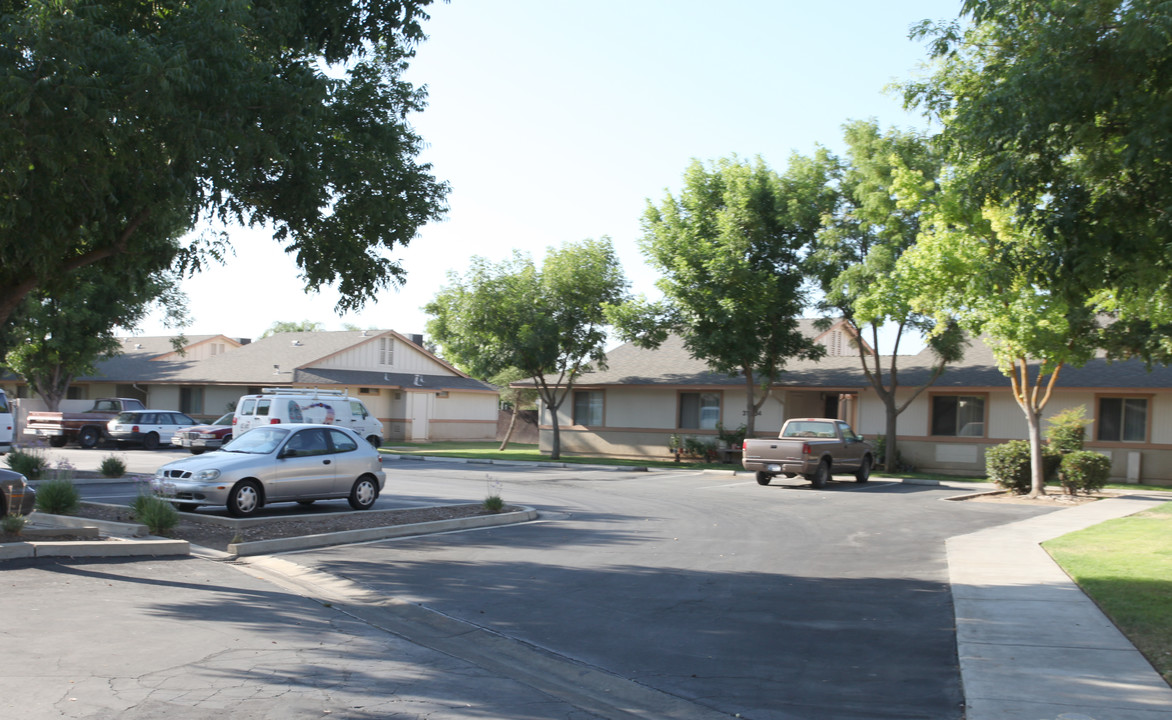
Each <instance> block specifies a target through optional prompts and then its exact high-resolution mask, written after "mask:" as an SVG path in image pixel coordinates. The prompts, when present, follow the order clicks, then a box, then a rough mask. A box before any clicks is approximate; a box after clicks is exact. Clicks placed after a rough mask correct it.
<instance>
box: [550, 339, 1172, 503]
mask: <svg viewBox="0 0 1172 720" xmlns="http://www.w3.org/2000/svg"><path fill="white" fill-rule="evenodd" d="M806 327H807V328H808V330H807V331H808V332H809V333H810V334H811V336H812V337H815V338H816V339H817V340H818V341H819V342H822V343H823V344H825V345H827V352H828V354H827V355H826V357H824V358H823V359H822V360H820V361H817V362H810V361H799V362H793V363H790V364H788V365H787V368H786V372H785V373H784V375H783V378H782V380H781V381H780V382H778V383H775V384H774V385H773V386H772V387H771V388H770V392H769V397H768V399H767V400H766V402H765V405H764V406H763V407H762V408H761V411H760V414H759V415H758V417H757V422H756V428H757V433H756V434H757V435H758V436H759V437H769V436H772V435H775V434H776V433H777V432H778V430H779V429H780V427H781V424H782V423H783V422H784V421H785V420H786V419H789V418H793V417H825V416H829V417H837V418H841V419H843V420H846V421H847V422H849V423H850V424H851V425H852V426H853V427H854V428H855V430H856V432H859V433H861V434H864V435H865V436H866V437H867V438H868V439H870V440H874V439H876V437H877V436H879V435H881V434H882V433H883V432H884V431H885V425H886V414H885V413H886V408H885V406H884V404H883V402H882V400H880V399H879V397H878V396H877V394H876V392H875V391H874V389H873V388H872V387H871V385H870V383H869V382H868V380H867V378H866V377H865V375H864V373H863V370H862V366H861V363H860V361H859V356H858V352H857V351H856V350H855V349H854V348H853V347H851V346H849V337H844V335H843V334H842V333H839V334H838V335H835V334H833V333H829V332H828V333H825V334H817V333H816V331H813V330H812V327H813V326H812V323H808V324H807V325H806ZM836 327H838V328H839V329H840V330H841V329H842V328H841V327H840V326H836ZM883 361H884V372H885V374H886V369H887V368H888V367H889V366H890V357H886V358H884V359H883ZM933 364H934V357H933V355H932V354H931V351H930V350H924V351H922V352H921V353H919V354H917V355H901V356H899V357H898V368H899V383H900V390H899V391H898V393H897V401H898V402H899V403H900V404H902V403H904V402H906V401H907V400H908V399H909V398H910V397H911V396H912V395H913V394H914V393H915V391H916V389H917V388H918V387H919V386H920V385H921V384H923V383H924V382H927V380H928V379H929V378H930V377H931V374H932V367H933ZM1035 371H1036V368H1035ZM1080 405H1081V406H1084V407H1085V408H1086V414H1087V417H1088V418H1089V419H1090V420H1091V421H1092V422H1091V424H1090V426H1089V428H1088V437H1087V442H1086V448H1087V449H1089V450H1095V451H1097V452H1101V453H1103V454H1105V455H1107V456H1108V457H1110V458H1111V466H1112V478H1113V479H1114V480H1116V481H1126V482H1146V483H1150V484H1162V485H1172V369H1168V368H1155V369H1153V370H1152V371H1150V372H1149V371H1148V370H1147V368H1146V367H1145V366H1144V364H1143V363H1142V362H1140V361H1126V362H1114V363H1108V362H1107V361H1106V360H1104V359H1102V358H1099V359H1095V360H1092V361H1091V362H1090V363H1088V364H1087V365H1086V366H1084V367H1082V368H1071V367H1067V368H1063V369H1062V371H1061V372H1060V373H1059V376H1058V383H1057V385H1056V388H1055V391H1054V394H1053V397H1052V398H1051V400H1050V403H1049V404H1048V405H1047V407H1046V409H1045V413H1044V416H1043V417H1044V418H1050V417H1053V416H1054V415H1055V414H1057V413H1059V412H1061V411H1063V410H1065V409H1068V408H1072V407H1078V406H1080ZM745 407H746V398H745V387H744V378H743V377H741V376H739V375H737V376H727V375H723V374H720V373H714V372H712V371H711V370H709V369H708V367H707V365H706V364H705V363H704V361H702V360H696V359H694V358H692V357H691V356H690V355H689V353H688V351H687V350H686V349H685V348H684V346H683V342H682V341H681V340H680V338H678V337H673V338H670V339H669V340H668V341H667V342H666V343H664V345H663V346H661V347H660V348H659V349H658V350H643V349H640V348H637V347H635V346H634V345H631V344H627V345H622V346H620V347H618V348H615V349H614V350H612V351H611V352H609V353H608V354H607V369H605V370H594V371H592V372H589V373H587V374H585V375H583V376H582V377H580V378H579V379H578V381H577V382H575V385H574V391H573V393H572V395H571V397H570V398H568V399H567V402H565V403H564V404H563V405H562V408H561V410H560V411H559V423H560V424H561V442H562V449H563V451H565V452H571V453H573V452H585V453H600V454H605V455H615V456H629V457H649V458H662V459H667V458H668V457H669V451H668V447H669V443H670V441H671V436H672V435H681V436H685V437H695V438H698V439H706V440H710V441H716V439H717V430H716V424H717V422H719V423H720V424H721V425H722V426H723V427H724V428H726V429H734V428H737V427H739V426H741V425H743V424H744V413H745ZM540 422H541V425H540V431H541V446H542V449H543V450H546V451H548V449H549V445H550V442H551V435H552V429H551V425H550V417H549V413H548V411H547V410H546V409H545V408H544V407H542V408H541V414H540ZM1045 426H1046V423H1045V421H1043V427H1045ZM1026 433H1027V429H1026V422H1025V416H1024V415H1023V413H1022V411H1021V409H1020V408H1019V407H1018V405H1017V402H1016V401H1015V400H1014V398H1013V394H1012V391H1011V389H1010V385H1009V380H1008V378H1006V376H1005V375H1003V374H1002V373H1001V372H1000V371H999V370H998V369H997V365H996V362H995V361H994V359H993V354H992V352H991V350H990V348H989V347H988V346H987V345H985V344H984V342H982V341H980V340H976V341H973V342H972V343H971V344H970V346H969V348H968V349H967V351H966V353H965V357H964V358H963V360H961V361H960V362H958V363H955V364H952V365H949V366H948V367H947V369H946V370H945V371H944V373H943V374H942V375H941V376H940V377H939V378H938V379H937V380H936V382H935V383H934V384H933V385H932V386H931V387H929V388H928V389H926V390H925V391H923V392H922V393H921V394H920V395H919V396H918V397H917V398H916V399H915V400H914V401H912V402H911V404H910V405H909V406H908V408H907V409H906V410H905V411H904V412H903V413H902V414H901V415H900V416H899V452H900V456H901V458H902V460H903V462H904V463H905V464H906V465H911V466H914V467H915V468H916V469H919V470H924V471H931V472H942V473H952V474H958V475H983V474H984V472H985V450H986V449H988V448H989V447H992V446H994V445H998V444H1000V443H1003V442H1006V441H1008V440H1018V439H1020V440H1024V439H1026V437H1027V434H1026Z"/></svg>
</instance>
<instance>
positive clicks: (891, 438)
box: [883, 402, 899, 472]
mask: <svg viewBox="0 0 1172 720" xmlns="http://www.w3.org/2000/svg"><path fill="white" fill-rule="evenodd" d="M885 406H886V409H887V413H886V414H887V426H886V428H885V429H884V433H886V434H885V435H884V436H883V469H884V470H886V471H887V472H898V471H899V442H898V440H897V439H896V432H897V428H898V427H899V409H898V408H896V407H895V403H894V402H889V403H885Z"/></svg>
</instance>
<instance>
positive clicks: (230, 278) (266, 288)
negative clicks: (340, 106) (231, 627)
mask: <svg viewBox="0 0 1172 720" xmlns="http://www.w3.org/2000/svg"><path fill="white" fill-rule="evenodd" d="M959 4H960V3H959V0H889V1H888V2H874V0H839V1H837V2H835V1H833V0H831V1H826V2H820V3H811V2H808V1H802V2H797V1H793V0H728V1H727V2H722V3H714V2H711V0H703V1H701V0H595V1H594V2H590V3H581V2H561V1H557V0H492V2H486V1H485V0H452V2H450V3H440V4H437V5H435V6H433V8H432V9H431V16H432V18H431V20H430V21H429V22H427V23H426V24H425V28H426V31H427V33H428V35H429V39H428V40H427V41H426V42H425V43H423V44H422V45H421V46H420V47H419V49H418V53H417V56H416V58H415V59H414V61H413V62H412V66H411V70H410V72H409V74H408V78H409V79H410V80H411V81H413V82H414V83H416V84H419V85H426V86H427V88H428V93H429V107H428V108H427V110H425V111H424V112H423V113H421V114H419V115H416V116H415V117H414V118H413V123H414V125H415V127H416V128H417V130H418V131H419V133H420V134H421V136H422V137H423V139H424V140H425V142H426V144H427V148H426V150H425V151H424V154H423V156H422V157H423V159H424V160H425V161H427V162H430V163H432V164H433V166H434V172H435V174H436V176H437V177H438V178H440V179H442V180H447V181H448V182H449V183H450V184H451V186H452V192H451V194H450V196H449V205H450V211H449V213H448V215H447V218H446V220H444V221H443V222H439V223H433V224H431V225H428V226H426V227H424V228H422V229H421V230H420V233H419V236H418V237H417V238H416V239H415V240H413V241H412V242H411V245H410V246H409V247H407V248H396V250H395V252H393V253H391V255H392V257H395V258H396V259H398V260H400V261H401V263H402V265H403V267H404V268H405V269H406V271H407V281H406V283H405V285H404V286H402V287H401V288H399V289H398V290H393V289H390V290H387V291H385V292H384V293H382V294H381V295H380V297H379V299H378V301H377V302H376V303H373V304H369V305H368V306H367V307H366V308H365V309H364V310H363V311H362V312H360V313H351V314H347V315H345V316H341V317H339V316H338V315H336V314H335V312H334V310H333V307H334V304H335V302H336V300H337V293H336V292H335V291H333V290H332V289H331V288H325V289H323V290H322V291H321V292H320V293H312V292H311V293H306V292H305V291H304V290H303V286H302V283H301V281H300V279H299V278H298V277H297V270H296V266H295V264H294V263H293V261H292V259H291V258H289V257H287V256H285V255H284V253H283V252H282V251H281V250H280V248H279V246H278V245H277V244H276V242H275V241H273V240H272V239H271V233H269V232H267V231H265V230H264V229H259V230H255V229H254V230H247V229H233V230H230V236H231V238H232V240H233V243H234V245H235V248H236V256H235V257H233V258H230V259H229V261H228V263H227V264H226V265H225V266H224V267H220V268H212V269H209V270H207V271H205V272H204V273H202V274H201V275H200V276H198V277H196V278H193V279H190V280H187V281H185V282H184V285H183V287H184V291H185V292H186V293H187V295H188V297H189V300H190V303H189V309H190V314H191V317H192V320H193V323H192V324H191V325H190V326H189V327H187V328H186V329H185V330H184V332H186V333H187V334H188V335H204V334H217V333H222V334H224V335H228V336H230V337H250V338H257V337H260V335H261V334H262V333H263V332H264V331H265V329H266V328H268V327H269V326H270V325H272V324H273V323H274V322H276V321H302V320H310V321H316V322H319V323H321V324H322V325H323V326H324V329H326V330H339V329H342V327H343V324H352V325H356V326H358V327H362V328H370V327H376V328H390V329H394V330H397V331H399V332H402V333H422V332H424V326H425V324H426V322H427V315H426V314H425V313H424V312H423V311H422V310H421V308H422V306H423V305H424V304H426V303H427V302H428V301H430V300H431V299H432V298H433V297H434V296H435V294H436V292H437V290H439V288H440V287H442V286H443V285H444V284H445V282H446V278H447V273H448V272H449V271H456V272H458V273H463V272H465V271H466V270H467V268H468V261H469V258H471V257H472V256H474V255H479V256H482V257H486V258H488V259H490V260H493V261H497V260H502V259H504V258H506V257H507V256H509V254H510V253H511V252H512V251H513V250H514V249H520V250H522V251H524V252H527V253H529V254H530V255H532V256H533V257H534V258H535V259H536V260H538V261H540V259H541V258H542V257H543V255H544V252H545V249H546V248H547V247H550V246H560V245H562V244H563V243H565V242H570V241H578V240H582V239H584V238H597V237H600V236H603V235H607V236H609V237H610V238H611V239H612V240H613V242H614V243H615V247H616V248H617V250H618V252H619V255H620V259H621V261H622V264H623V269H624V271H625V272H626V275H627V277H628V279H629V280H630V281H631V287H632V290H633V292H635V293H644V294H649V295H654V294H655V290H654V282H655V279H656V276H655V273H654V271H653V270H652V269H650V268H649V267H647V266H646V264H645V262H644V259H643V256H642V255H641V253H640V252H639V247H638V240H639V237H640V235H641V231H640V225H639V221H640V217H641V215H642V213H643V210H644V209H645V207H646V203H647V201H648V200H649V199H650V200H653V201H655V202H659V201H660V200H662V199H663V197H664V196H665V193H667V192H668V191H670V192H672V193H678V192H679V188H680V184H681V176H682V174H683V172H684V169H685V168H686V167H687V165H688V163H689V162H690V161H691V160H692V159H700V160H703V161H706V162H707V161H711V160H715V159H717V158H721V157H727V156H730V155H733V154H736V155H738V156H740V157H742V158H753V157H754V156H757V155H760V156H761V157H762V158H764V160H765V161H766V163H768V164H769V165H770V166H771V167H773V168H774V169H775V170H778V171H781V170H783V169H784V168H785V166H786V163H787V161H788V158H789V156H790V154H791V153H794V152H797V153H801V154H809V153H811V152H813V150H814V149H815V147H816V146H817V145H823V146H826V147H828V148H830V149H831V150H832V151H841V149H842V141H841V137H842V125H843V124H844V123H845V122H847V121H849V120H855V119H866V118H876V119H878V121H879V122H880V123H881V124H882V125H883V126H885V127H886V126H893V125H894V126H899V127H905V128H908V127H912V128H923V127H925V122H924V121H923V120H922V118H920V117H919V116H918V115H916V114H911V113H907V112H904V111H903V109H902V105H901V100H900V98H899V97H898V95H897V94H896V93H894V92H891V91H888V90H886V88H887V86H888V85H889V84H890V83H892V82H894V81H902V80H906V79H908V78H910V77H912V76H913V75H914V74H915V72H916V68H917V66H918V65H919V64H920V63H921V62H923V61H924V60H925V59H926V57H927V52H926V49H925V47H924V45H923V43H922V42H920V41H912V40H909V39H908V30H909V28H910V27H911V26H913V25H914V24H916V23H918V22H919V21H921V20H924V19H931V20H950V19H953V18H954V17H955V16H956V13H957V11H958V9H959ZM169 332H171V331H169V330H167V329H166V328H165V327H164V326H163V325H162V322H161V318H159V317H152V318H150V319H149V320H148V321H147V322H146V323H144V324H143V326H142V327H141V328H140V332H139V333H138V334H144V335H161V334H168V333H169Z"/></svg>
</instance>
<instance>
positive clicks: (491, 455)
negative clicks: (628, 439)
mask: <svg viewBox="0 0 1172 720" xmlns="http://www.w3.org/2000/svg"><path fill="white" fill-rule="evenodd" d="M499 447H500V443H495V442H438V443H401V444H398V445H394V446H384V447H383V451H384V452H393V453H397V454H401V455H431V456H435V457H459V458H472V459H480V460H505V461H509V460H525V461H529V462H549V461H550V459H549V455H547V454H544V453H542V452H540V451H539V450H538V449H537V446H536V445H527V444H524V443H509V447H508V449H507V450H504V451H501V450H498V449H497V448H499ZM559 462H564V463H582V464H589V465H620V466H633V467H679V466H680V465H686V466H688V467H690V468H699V469H703V468H722V469H725V470H733V469H737V468H740V465H739V464H738V465H722V464H720V463H714V464H710V463H696V462H690V461H686V460H685V461H682V462H681V463H680V464H679V465H677V464H676V463H674V462H672V460H671V457H670V455H669V454H668V452H667V448H666V447H664V449H663V455H662V456H658V457H648V458H644V459H637V458H608V457H598V456H595V455H582V454H578V453H568V452H563V453H562V457H561V460H559Z"/></svg>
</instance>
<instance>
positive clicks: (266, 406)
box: [232, 388, 383, 447]
mask: <svg viewBox="0 0 1172 720" xmlns="http://www.w3.org/2000/svg"><path fill="white" fill-rule="evenodd" d="M262 393H263V394H262V395H245V396H243V397H241V398H240V400H239V401H237V403H236V414H235V416H234V417H233V418H232V425H233V429H232V437H240V436H241V435H242V434H244V433H245V432H247V431H249V430H251V429H252V428H254V427H258V426H260V425H275V424H277V423H321V424H323V425H341V426H342V427H348V428H350V429H351V430H353V431H354V432H356V433H358V435H359V436H360V437H364V438H366V441H367V442H369V443H370V444H371V445H373V446H375V447H378V446H379V445H382V443H383V424H382V423H381V422H379V421H378V420H377V419H376V418H375V417H374V416H373V415H371V414H370V411H369V410H367V409H366V405H364V404H363V402H362V401H361V400H359V399H358V398H356V397H350V396H349V395H347V394H346V393H345V392H344V391H342V390H318V389H316V388H314V389H312V390H310V389H307V388H264V390H262Z"/></svg>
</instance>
